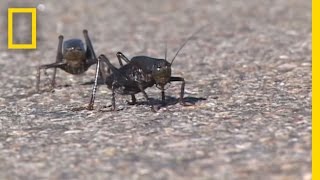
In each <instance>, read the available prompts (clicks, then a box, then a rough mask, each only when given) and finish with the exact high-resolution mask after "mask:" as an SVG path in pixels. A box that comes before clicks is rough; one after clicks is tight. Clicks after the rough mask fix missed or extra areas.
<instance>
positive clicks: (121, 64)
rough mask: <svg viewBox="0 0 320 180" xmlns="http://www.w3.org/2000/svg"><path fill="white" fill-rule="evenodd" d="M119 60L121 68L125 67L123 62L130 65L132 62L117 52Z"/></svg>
mask: <svg viewBox="0 0 320 180" xmlns="http://www.w3.org/2000/svg"><path fill="white" fill-rule="evenodd" d="M117 58H118V61H119V64H120V66H121V67H122V66H123V63H122V60H124V61H125V62H126V63H130V60H129V59H128V58H127V57H126V56H125V55H124V54H122V52H117Z"/></svg>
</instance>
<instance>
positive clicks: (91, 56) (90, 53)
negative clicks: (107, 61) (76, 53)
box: [83, 29, 110, 81]
mask: <svg viewBox="0 0 320 180" xmlns="http://www.w3.org/2000/svg"><path fill="white" fill-rule="evenodd" d="M83 36H84V40H85V42H86V46H87V50H86V58H87V59H88V62H87V66H91V65H93V64H96V63H97V62H98V59H97V56H96V53H95V52H94V49H93V46H92V42H91V40H90V37H89V34H88V30H86V29H84V30H83ZM107 72H108V73H109V74H110V69H109V68H108V70H107ZM99 77H101V78H102V79H103V81H105V79H106V77H107V75H106V72H105V65H104V64H100V71H99Z"/></svg>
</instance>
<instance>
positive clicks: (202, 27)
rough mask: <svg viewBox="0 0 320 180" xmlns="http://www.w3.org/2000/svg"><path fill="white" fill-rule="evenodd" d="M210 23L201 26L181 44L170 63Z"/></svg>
mask: <svg viewBox="0 0 320 180" xmlns="http://www.w3.org/2000/svg"><path fill="white" fill-rule="evenodd" d="M208 25H209V24H206V25H204V26H201V27H200V28H199V29H198V30H197V31H195V32H194V33H192V34H191V36H190V37H189V38H188V39H187V40H186V41H184V43H183V44H182V45H181V46H180V48H179V49H178V51H177V52H176V54H175V55H174V57H173V59H172V61H171V63H170V64H172V63H173V61H174V59H175V58H176V57H177V55H178V54H179V52H180V50H181V49H182V48H183V47H184V46H185V45H186V44H187V42H188V41H189V40H190V39H192V38H193V37H194V36H195V35H196V34H197V33H198V32H200V31H201V30H202V29H204V28H205V27H207V26H208Z"/></svg>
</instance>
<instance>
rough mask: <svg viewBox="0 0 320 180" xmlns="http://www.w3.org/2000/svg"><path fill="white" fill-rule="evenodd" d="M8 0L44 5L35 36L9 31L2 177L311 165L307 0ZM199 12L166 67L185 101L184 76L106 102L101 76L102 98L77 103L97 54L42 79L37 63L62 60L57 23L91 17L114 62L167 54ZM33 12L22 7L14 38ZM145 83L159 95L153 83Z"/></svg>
mask: <svg viewBox="0 0 320 180" xmlns="http://www.w3.org/2000/svg"><path fill="white" fill-rule="evenodd" d="M0 3H1V6H0V7H1V10H2V11H1V12H2V16H1V17H2V18H1V22H0V24H5V25H6V22H7V20H6V17H7V16H6V12H7V11H6V8H7V7H14V6H15V7H17V6H20V7H23V6H30V7H32V6H37V5H38V4H39V3H43V4H44V6H45V8H43V7H41V6H40V10H38V14H37V15H38V20H37V22H38V37H37V39H38V41H37V43H38V44H37V45H38V49H37V50H29V51H28V50H7V47H6V44H7V42H6V36H1V42H3V43H1V45H0V48H1V51H0V78H1V81H0V129H1V130H0V162H1V163H0V179H290V180H292V179H311V4H310V3H311V1H301V0H290V1H287V0H270V1H254V0H240V1H231V0H224V1H220V0H201V1H193V0H186V1H156V0H151V1H150V0H143V1H124V0H114V1H103V0H96V1H94V2H93V1H91V2H90V1H84V0H82V1H79V0H77V1H75V0H70V1H59V2H57V1H37V2H35V1H16V0H14V1H9V5H8V1H4V0H1V1H0ZM18 19H19V18H18ZM25 19H28V18H25ZM18 22H19V23H18ZM20 22H21V23H20ZM19 24H20V25H19ZM21 24H22V26H21ZM205 24H209V26H208V27H206V28H205V29H203V30H202V31H201V32H199V33H198V34H197V35H195V37H194V38H193V39H192V40H191V41H190V42H189V43H188V44H187V45H186V46H185V47H184V49H183V50H182V51H181V53H180V54H179V56H178V57H177V58H176V60H175V62H174V64H173V67H172V71H173V74H174V75H175V76H182V77H184V78H185V79H186V94H185V100H186V101H187V102H188V103H189V104H193V105H191V106H186V107H183V106H181V105H179V104H178V103H177V98H178V97H179V91H180V83H179V82H177V83H171V85H170V87H169V88H168V89H167V90H166V92H167V102H168V105H167V106H166V107H163V108H161V109H160V110H159V111H158V112H157V113H153V112H151V111H150V109H149V107H148V105H147V104H146V101H145V100H144V98H143V96H142V95H141V94H138V95H137V99H138V101H139V102H140V103H139V104H138V105H135V106H130V105H127V104H126V101H127V100H130V97H128V96H121V95H117V96H116V103H117V106H118V109H119V111H116V112H110V111H109V110H110V107H109V106H110V105H111V91H110V90H109V89H108V88H107V87H106V86H100V87H99V89H98V94H97V100H96V104H95V110H93V111H87V110H84V111H80V112H73V111H72V109H73V108H77V107H83V106H85V105H87V103H88V102H89V99H90V93H91V88H92V87H91V86H90V85H81V84H82V83H85V82H89V81H91V80H92V79H93V77H94V70H95V66H92V67H91V68H90V69H89V71H88V72H86V73H85V74H84V75H80V76H73V75H69V74H67V73H65V72H63V71H61V70H58V76H57V84H58V87H57V88H56V89H55V91H54V92H48V91H47V90H49V81H50V77H51V76H50V75H51V73H52V70H47V73H48V74H49V76H46V75H44V74H43V73H42V78H41V89H42V90H44V92H42V93H40V94H38V93H35V80H36V78H35V77H36V67H37V66H38V65H40V64H46V63H51V62H54V61H55V52H56V48H57V43H58V38H57V37H58V35H59V34H63V35H64V36H65V38H66V39H69V38H74V37H76V38H83V36H82V30H83V29H84V28H86V29H88V30H89V35H90V37H91V40H92V43H93V46H94V48H95V51H96V53H97V54H98V55H99V54H101V53H104V54H105V55H106V56H108V57H109V59H110V60H111V62H112V63H113V64H115V65H116V66H119V65H118V61H117V59H116V56H115V54H116V52H117V51H121V52H123V53H124V54H125V55H126V56H128V57H133V56H135V55H149V56H153V57H159V58H160V57H164V51H165V44H166V43H167V47H168V56H169V59H171V58H172V57H173V56H174V54H175V52H176V51H177V49H178V48H179V46H180V45H181V44H182V42H183V41H184V40H185V39H186V38H188V37H189V36H190V34H192V33H193V32H194V31H196V30H197V29H198V28H199V27H201V26H203V25H205ZM29 26H30V25H28V23H27V20H23V18H20V20H19V21H18V20H17V22H16V24H15V27H18V28H16V29H15V32H17V33H16V34H17V35H16V36H15V38H18V40H17V41H16V42H24V41H27V36H26V34H28V33H29V32H27V31H28V28H25V27H29ZM0 28H1V32H4V33H5V32H6V27H5V26H1V27H0ZM19 28H20V29H19ZM25 29H27V30H25ZM24 38H26V39H24ZM147 93H148V94H149V96H150V97H152V98H153V99H155V100H159V99H160V91H159V90H158V89H157V88H156V87H153V88H149V89H148V90H147ZM155 103H158V104H159V101H156V102H155Z"/></svg>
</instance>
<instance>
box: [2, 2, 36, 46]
mask: <svg viewBox="0 0 320 180" xmlns="http://www.w3.org/2000/svg"><path fill="white" fill-rule="evenodd" d="M14 13H31V44H13V14H14ZM36 48H37V9H36V8H8V49H36Z"/></svg>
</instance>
